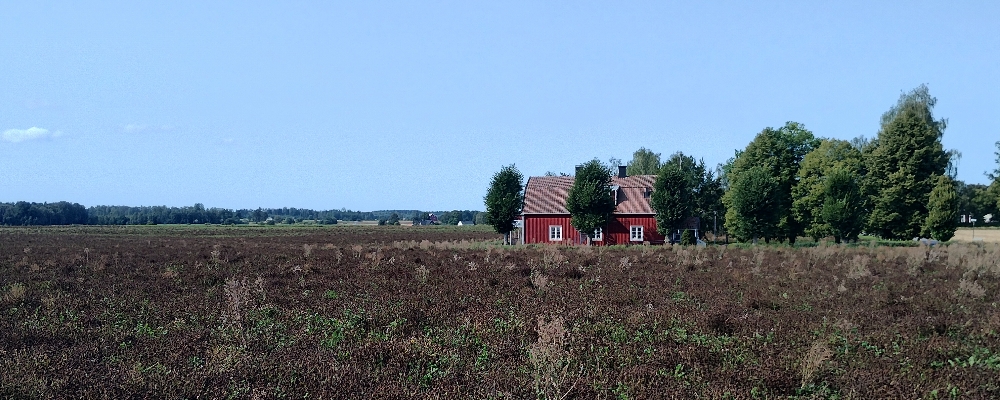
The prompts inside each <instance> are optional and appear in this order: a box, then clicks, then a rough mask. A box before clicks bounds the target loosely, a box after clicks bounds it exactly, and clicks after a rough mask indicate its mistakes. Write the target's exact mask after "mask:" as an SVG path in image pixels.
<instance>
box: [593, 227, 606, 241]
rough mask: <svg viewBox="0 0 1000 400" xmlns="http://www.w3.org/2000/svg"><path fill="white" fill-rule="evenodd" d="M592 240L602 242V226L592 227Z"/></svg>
mask: <svg viewBox="0 0 1000 400" xmlns="http://www.w3.org/2000/svg"><path fill="white" fill-rule="evenodd" d="M594 241H595V242H603V241H604V228H597V229H594Z"/></svg>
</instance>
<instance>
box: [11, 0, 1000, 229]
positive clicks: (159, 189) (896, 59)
mask: <svg viewBox="0 0 1000 400" xmlns="http://www.w3.org/2000/svg"><path fill="white" fill-rule="evenodd" d="M206 3H207V4H206ZM690 3H694V4H693V5H692V4H688V3H687V2H685V3H681V2H676V3H674V2H666V1H657V2H587V1H582V2H578V1H573V2H568V1H567V2H538V1H531V2H513V1H510V2H470V1H455V2H437V1H426V2H374V1H372V2H368V1H352V2H332V1H322V2H292V1H286V2H252V1H239V2H203V1H197V2H184V1H169V2H152V1H149V2H136V1H127V2H120V3H115V2H110V1H101V2H52V3H50V2H41V1H39V2H7V1H2V2H0V59H2V60H3V62H0V160H2V164H0V165H2V166H0V201H17V200H28V201H37V202H43V201H47V202H52V201H60V200H68V201H73V202H79V203H81V204H84V205H88V206H90V205H100V204H115V205H171V206H183V205H191V204H194V203H196V202H200V203H204V204H205V205H206V206H209V207H213V206H216V207H227V208H256V207H258V206H261V207H282V206H286V207H306V208H315V209H331V208H338V209H339V208H342V207H346V208H350V209H356V210H357V209H360V210H377V209H400V208H405V209H410V208H415V209H424V210H444V209H482V208H483V205H482V198H483V195H484V194H485V191H486V187H487V185H488V183H489V179H490V177H491V176H492V174H493V173H494V172H496V171H497V170H499V169H500V167H501V166H503V165H506V164H511V163H514V164H516V165H517V167H518V168H519V169H520V170H521V171H522V172H523V173H524V174H525V175H526V176H528V175H541V174H543V173H545V172H546V171H566V172H569V171H571V170H572V169H573V165H575V164H578V163H581V162H584V161H587V160H589V159H591V158H594V157H598V158H600V159H602V160H607V159H608V158H609V157H617V158H621V159H624V160H626V161H627V160H628V159H630V158H631V154H632V152H634V151H635V150H636V149H638V148H639V147H646V148H649V149H652V150H654V151H656V152H660V153H663V155H664V156H666V155H668V154H670V153H673V152H675V151H683V152H685V153H687V154H691V155H694V156H696V157H702V158H704V160H705V161H706V163H708V164H712V165H714V164H717V163H720V162H723V161H725V160H726V159H727V158H729V157H730V156H732V154H733V150H734V149H737V148H743V147H744V146H746V144H747V143H748V142H749V141H750V140H751V139H752V138H753V136H754V135H755V134H756V133H757V132H760V130H761V129H763V128H764V127H768V126H775V127H776V126H781V125H783V124H784V123H785V121H797V122H801V123H803V124H805V126H806V127H807V128H808V129H810V130H812V131H813V132H814V133H815V134H816V135H817V136H823V137H834V138H841V139H850V138H853V137H856V136H859V135H866V136H873V135H874V134H875V133H876V131H877V130H878V121H879V117H880V116H881V114H882V113H883V112H884V111H886V110H887V109H888V108H889V107H891V106H892V105H893V104H895V101H896V100H897V99H898V97H899V95H900V93H901V92H902V91H908V90H910V89H912V88H914V87H916V86H918V85H920V84H921V83H926V84H928V86H929V87H930V91H931V94H932V95H934V96H936V97H937V98H938V106H937V108H936V109H935V115H936V116H937V117H945V118H948V119H949V126H948V129H947V131H946V132H945V136H944V145H945V147H946V148H949V149H957V150H959V151H961V152H962V153H963V155H964V156H963V158H962V161H961V163H960V165H959V178H960V179H963V180H965V181H967V182H969V183H985V182H986V178H985V177H984V176H983V172H984V171H986V170H988V169H992V168H994V167H995V163H994V157H993V151H994V150H995V148H994V147H993V142H995V141H997V140H1000V90H998V88H1000V29H998V25H997V21H1000V2H993V1H981V2H961V1H948V2H945V1H941V2H919V1H917V2H914V1H905V2H904V1H900V2H888V1H886V2H871V1H862V2H848V1H836V2H833V1H829V2H827V1H822V2H821V1H799V2H787V1H783V2H764V1H761V2H690Z"/></svg>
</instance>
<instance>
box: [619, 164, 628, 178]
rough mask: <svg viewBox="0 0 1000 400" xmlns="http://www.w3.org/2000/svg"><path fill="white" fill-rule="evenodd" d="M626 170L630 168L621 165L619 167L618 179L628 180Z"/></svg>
mask: <svg viewBox="0 0 1000 400" xmlns="http://www.w3.org/2000/svg"><path fill="white" fill-rule="evenodd" d="M626 168H628V167H626V166H624V165H619V166H618V177H619V178H626V177H628V173H627V172H625V170H626Z"/></svg>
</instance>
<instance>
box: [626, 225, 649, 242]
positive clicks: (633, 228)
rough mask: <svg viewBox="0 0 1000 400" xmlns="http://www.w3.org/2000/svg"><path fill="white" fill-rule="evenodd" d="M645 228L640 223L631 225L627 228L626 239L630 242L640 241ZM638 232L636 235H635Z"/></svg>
mask: <svg viewBox="0 0 1000 400" xmlns="http://www.w3.org/2000/svg"><path fill="white" fill-rule="evenodd" d="M645 230H646V229H645V228H644V227H643V226H642V225H632V226H630V227H629V228H628V240H629V241H630V242H641V241H642V240H643V236H645V233H646V232H645ZM637 233H638V236H637V235H636V234H637Z"/></svg>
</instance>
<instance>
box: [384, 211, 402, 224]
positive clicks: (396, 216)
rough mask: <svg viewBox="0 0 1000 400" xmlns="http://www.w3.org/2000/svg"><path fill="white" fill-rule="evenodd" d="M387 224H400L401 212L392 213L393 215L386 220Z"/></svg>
mask: <svg viewBox="0 0 1000 400" xmlns="http://www.w3.org/2000/svg"><path fill="white" fill-rule="evenodd" d="M386 224H388V225H399V214H396V213H392V215H390V216H389V220H388V221H386Z"/></svg>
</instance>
